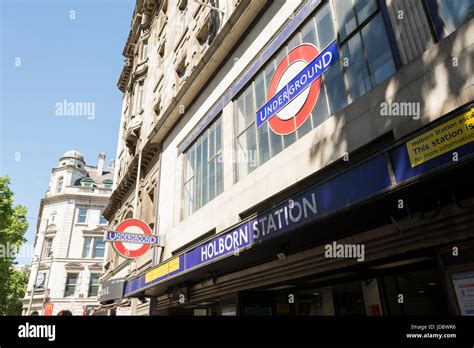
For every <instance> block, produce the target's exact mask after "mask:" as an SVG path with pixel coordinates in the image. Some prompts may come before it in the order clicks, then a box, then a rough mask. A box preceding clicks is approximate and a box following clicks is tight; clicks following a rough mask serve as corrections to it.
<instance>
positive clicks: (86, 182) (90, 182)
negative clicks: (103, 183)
mask: <svg viewBox="0 0 474 348" xmlns="http://www.w3.org/2000/svg"><path fill="white" fill-rule="evenodd" d="M80 182H81V186H85V187H92V185H93V184H94V180H92V178H91V177H88V176H85V177H83V178H81V181H80Z"/></svg>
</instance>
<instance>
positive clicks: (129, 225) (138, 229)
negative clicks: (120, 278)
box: [113, 219, 153, 259]
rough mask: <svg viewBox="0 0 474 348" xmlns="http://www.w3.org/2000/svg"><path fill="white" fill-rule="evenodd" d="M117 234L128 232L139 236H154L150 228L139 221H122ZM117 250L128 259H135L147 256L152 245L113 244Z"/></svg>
mask: <svg viewBox="0 0 474 348" xmlns="http://www.w3.org/2000/svg"><path fill="white" fill-rule="evenodd" d="M115 231H116V232H119V233H120V232H128V233H137V234H140V233H142V234H146V235H150V236H151V235H152V234H153V233H152V231H151V229H150V227H149V226H148V225H147V224H146V223H144V222H143V221H141V220H137V219H128V220H124V221H122V222H121V223H120V224H119V225H118V226H117V228H116V229H115ZM113 245H114V248H115V250H117V252H118V253H119V254H120V255H122V256H123V257H126V258H128V259H133V258H136V257H139V256H142V255H143V254H145V253H146V252H147V251H148V250H149V249H150V248H151V245H150V244H143V245H140V244H136V243H124V242H113Z"/></svg>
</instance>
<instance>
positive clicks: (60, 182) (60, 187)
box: [56, 176, 64, 193]
mask: <svg viewBox="0 0 474 348" xmlns="http://www.w3.org/2000/svg"><path fill="white" fill-rule="evenodd" d="M63 181H64V179H63V177H62V176H60V177H59V179H58V182H57V183H56V193H61V191H62V190H63Z"/></svg>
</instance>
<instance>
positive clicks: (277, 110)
mask: <svg viewBox="0 0 474 348" xmlns="http://www.w3.org/2000/svg"><path fill="white" fill-rule="evenodd" d="M338 58H339V53H338V49H337V44H336V42H335V41H333V42H332V43H331V44H330V45H329V46H327V47H326V48H325V49H324V50H323V51H322V52H319V50H318V49H317V48H316V47H315V46H314V45H312V44H308V43H305V44H302V45H299V46H297V47H295V48H294V49H292V50H291V51H290V52H289V53H288V55H286V56H285V57H284V58H283V59H282V61H281V62H280V63H279V65H278V67H277V68H276V70H275V73H274V74H273V77H272V79H271V81H270V84H269V86H268V91H267V101H266V103H265V105H263V106H262V107H261V108H260V109H259V110H258V111H257V114H256V124H257V127H260V126H261V125H262V124H263V123H265V122H268V125H269V126H270V128H271V129H272V130H273V131H274V132H275V133H277V134H281V135H286V134H290V133H293V132H294V131H295V130H297V129H298V128H299V127H300V126H302V125H303V124H304V123H305V121H306V120H307V119H308V117H309V116H310V115H311V111H312V110H313V109H314V107H315V105H316V103H317V101H318V97H319V92H320V90H321V79H320V77H321V75H322V74H323V73H324V72H325V71H326V70H328V69H329V68H330V67H331V65H332V64H333V63H334V62H335V61H336V60H337V59H338Z"/></svg>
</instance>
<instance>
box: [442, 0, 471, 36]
mask: <svg viewBox="0 0 474 348" xmlns="http://www.w3.org/2000/svg"><path fill="white" fill-rule="evenodd" d="M436 5H437V7H438V13H439V16H440V17H441V20H442V22H443V25H444V30H445V31H446V35H449V34H451V33H452V32H454V31H455V30H456V29H457V28H459V27H460V26H461V25H463V24H464V23H466V22H467V21H468V20H470V19H471V18H473V17H474V0H458V1H452V0H436Z"/></svg>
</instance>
